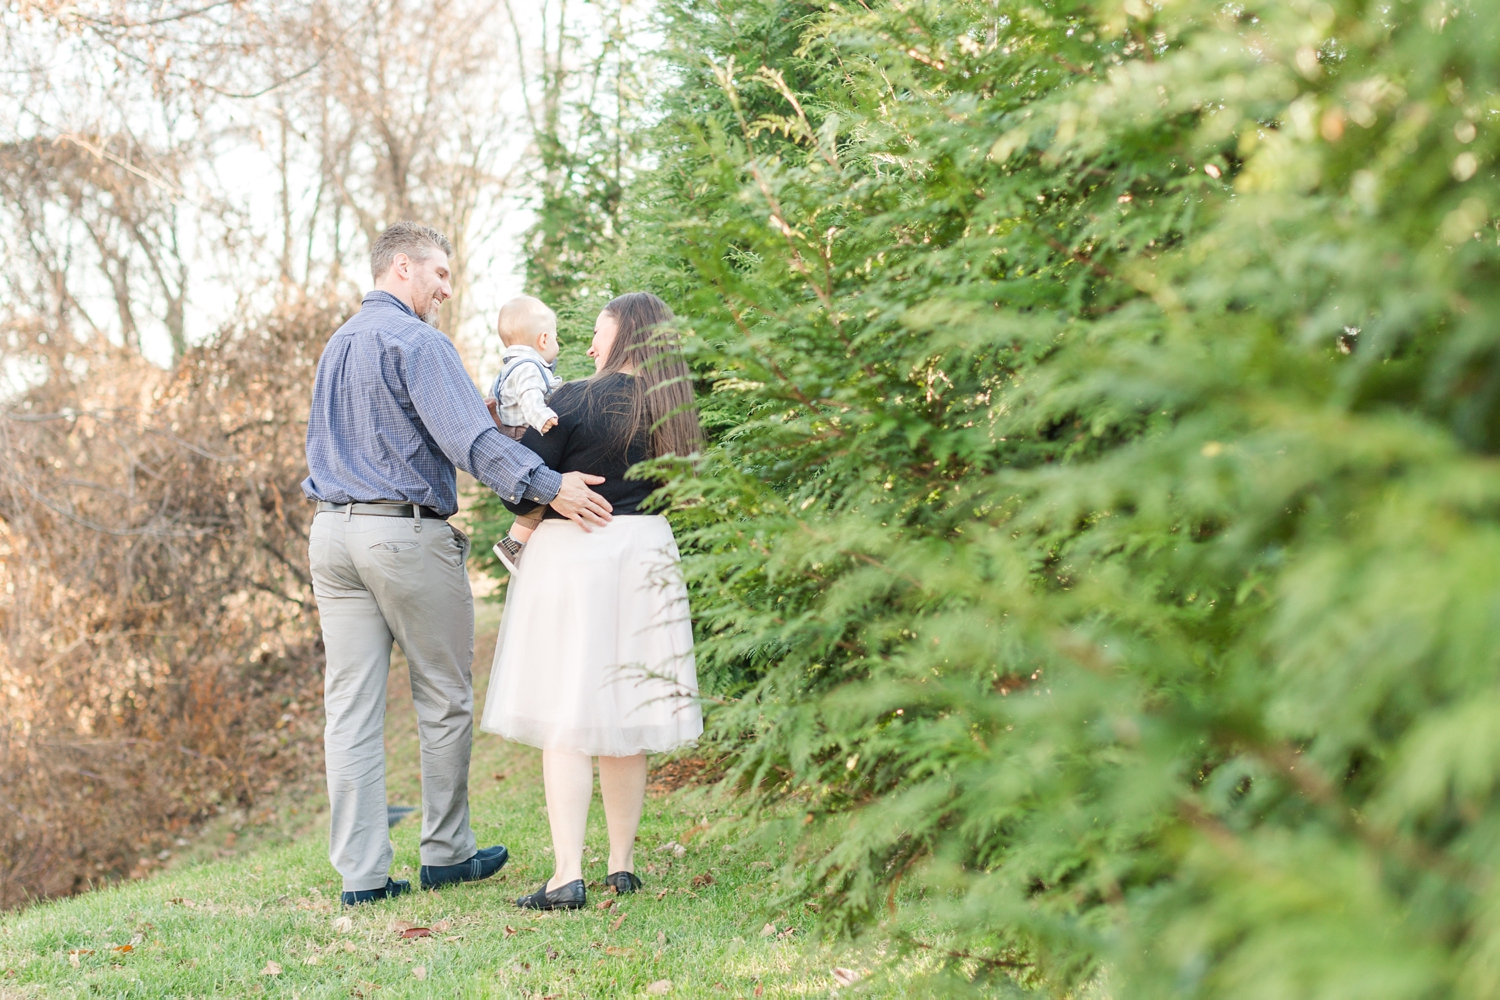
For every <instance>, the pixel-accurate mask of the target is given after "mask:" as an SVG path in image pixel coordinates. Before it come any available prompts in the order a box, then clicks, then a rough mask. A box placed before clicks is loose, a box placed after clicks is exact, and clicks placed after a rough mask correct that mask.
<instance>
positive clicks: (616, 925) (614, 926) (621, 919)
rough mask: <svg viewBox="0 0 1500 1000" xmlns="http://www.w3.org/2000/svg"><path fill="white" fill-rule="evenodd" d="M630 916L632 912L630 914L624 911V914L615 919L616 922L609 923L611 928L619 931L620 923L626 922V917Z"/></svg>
mask: <svg viewBox="0 0 1500 1000" xmlns="http://www.w3.org/2000/svg"><path fill="white" fill-rule="evenodd" d="M628 916H630V914H628V913H622V914H620V915H619V916H618V917H616V918H615V919H614V922H613V923H611V924H610V925H609V929H610V930H611V931H617V930H619V929H620V925H621V924H623V923H624V922H625V918H626V917H628Z"/></svg>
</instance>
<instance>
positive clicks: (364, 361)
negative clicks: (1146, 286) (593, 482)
mask: <svg viewBox="0 0 1500 1000" xmlns="http://www.w3.org/2000/svg"><path fill="white" fill-rule="evenodd" d="M454 466H457V467H458V468H460V469H463V470H464V471H465V472H467V473H469V474H470V475H472V476H473V477H474V478H475V479H478V480H479V481H480V482H481V483H484V484H485V485H486V486H488V487H489V488H490V489H492V490H494V491H495V492H496V493H498V494H500V496H501V497H503V498H505V499H506V500H510V501H512V502H517V501H518V500H519V499H520V498H523V497H524V498H525V499H527V500H531V501H533V502H536V503H543V504H545V503H548V502H550V501H551V500H552V499H553V498H554V497H556V496H557V491H558V490H559V489H561V488H562V476H560V475H558V474H557V473H556V472H553V471H552V470H551V469H549V468H547V467H546V466H545V465H543V464H542V460H541V459H540V458H538V457H537V456H536V453H535V452H533V451H531V450H530V449H528V448H523V447H521V445H519V444H517V443H516V442H515V441H513V440H511V439H510V438H508V437H506V436H505V435H504V434H501V433H500V431H499V429H497V428H496V427H495V422H494V421H493V420H492V419H491V418H490V415H489V411H488V410H486V409H485V408H484V400H483V399H481V398H480V396H479V390H478V389H476V388H475V387H474V383H473V381H472V380H471V379H470V378H469V373H468V372H467V371H466V370H465V369H464V365H463V362H462V361H461V360H459V357H458V350H457V349H456V348H455V347H454V346H453V342H452V341H451V340H449V339H448V338H447V336H445V335H444V334H443V333H442V332H440V331H438V330H436V329H434V328H432V327H431V326H428V325H427V324H426V323H424V322H422V321H421V320H420V319H418V318H417V314H416V313H415V312H413V311H412V309H411V307H410V306H408V305H407V304H406V303H404V302H402V301H401V300H400V299H398V298H396V297H395V296H394V295H392V294H390V293H389V292H381V291H374V292H371V293H370V294H369V295H366V296H365V301H364V305H363V306H362V307H361V308H360V311H359V312H358V313H356V314H355V315H354V316H353V317H351V318H350V320H349V322H347V323H345V324H344V325H343V326H341V327H339V329H338V332H337V333H335V334H334V335H333V338H332V339H330V340H329V341H328V346H327V347H325V348H323V356H322V357H321V358H319V359H318V374H317V377H316V378H315V379H314V381H313V398H312V412H311V413H310V414H309V415H308V419H307V468H308V471H309V473H311V474H310V475H309V476H308V477H307V478H306V479H304V480H303V481H302V492H304V493H306V494H307V495H308V496H309V497H311V498H312V499H314V500H327V501H330V502H332V503H350V502H358V503H368V502H370V501H373V500H398V501H401V502H403V503H417V504H422V505H423V506H425V507H432V508H434V509H436V510H437V511H438V512H439V513H441V514H443V515H444V516H445V517H446V516H447V515H449V514H452V513H454V512H455V511H457V510H458V474H457V473H456V472H454Z"/></svg>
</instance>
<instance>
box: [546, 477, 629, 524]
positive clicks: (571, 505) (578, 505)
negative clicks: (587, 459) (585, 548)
mask: <svg viewBox="0 0 1500 1000" xmlns="http://www.w3.org/2000/svg"><path fill="white" fill-rule="evenodd" d="M602 482H604V477H603V476H591V475H589V474H588V473H586V472H564V473H563V477H562V488H561V489H560V490H558V491H557V496H555V497H553V498H552V502H551V503H550V504H548V505H547V506H549V507H551V508H552V509H553V510H555V511H557V512H558V513H559V514H561V515H562V516H563V517H565V518H567V519H568V520H569V521H572V522H573V523H574V524H576V525H578V526H579V527H580V528H582V529H583V530H584V531H591V530H592V529H591V528H590V527H589V525H591V524H597V525H598V526H599V527H601V528H602V527H604V525H606V524H608V523H609V522H610V521H611V520H612V517H611V516H610V512H611V511H612V510H614V508H613V507H611V506H610V503H609V501H608V500H606V499H604V498H603V497H601V496H600V495H599V494H597V493H595V492H594V491H593V490H591V489H589V487H590V486H597V485H599V484H600V483H602Z"/></svg>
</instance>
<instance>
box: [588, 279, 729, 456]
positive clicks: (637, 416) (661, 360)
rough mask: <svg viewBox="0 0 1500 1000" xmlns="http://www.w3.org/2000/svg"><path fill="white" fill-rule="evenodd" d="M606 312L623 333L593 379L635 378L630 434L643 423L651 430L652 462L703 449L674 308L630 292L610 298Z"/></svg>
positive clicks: (691, 386) (690, 381) (686, 454)
mask: <svg viewBox="0 0 1500 1000" xmlns="http://www.w3.org/2000/svg"><path fill="white" fill-rule="evenodd" d="M604 311H605V312H607V313H609V314H610V315H611V316H613V317H614V318H615V322H616V323H618V324H619V332H617V333H616V334H615V343H614V346H613V347H611V348H610V349H609V357H608V358H606V359H605V360H604V367H603V368H600V369H599V370H598V372H596V373H595V374H594V378H603V377H604V376H605V375H613V374H615V373H616V372H630V373H633V374H634V375H635V378H634V379H632V380H631V381H632V383H633V384H634V386H635V391H634V397H635V398H634V402H633V404H632V412H631V419H630V421H629V423H628V424H627V426H628V427H629V428H631V433H636V432H637V429H638V428H640V427H641V426H642V425H645V426H646V427H647V428H648V429H649V431H650V434H651V457H652V458H661V457H662V456H664V455H677V456H679V457H681V458H686V457H687V456H688V455H691V454H693V453H694V452H696V451H699V450H700V449H702V447H703V429H702V428H701V427H700V426H699V425H698V407H697V405H696V403H695V402H694V400H693V376H692V373H691V372H689V371H688V366H687V361H686V360H685V359H684V358H683V356H682V345H681V344H680V343H679V342H678V339H677V333H676V331H674V330H673V329H672V328H671V326H670V325H668V324H670V323H671V320H672V310H671V309H668V308H667V304H666V303H665V302H663V301H662V300H661V299H659V298H657V297H656V296H655V295H652V294H651V293H650V292H629V293H627V294H625V295H621V296H619V297H618V298H614V299H611V300H610V301H609V304H608V305H606V306H605V307H604ZM648 421H649V423H648Z"/></svg>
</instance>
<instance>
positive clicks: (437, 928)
mask: <svg viewBox="0 0 1500 1000" xmlns="http://www.w3.org/2000/svg"><path fill="white" fill-rule="evenodd" d="M452 929H453V921H451V920H439V921H438V922H437V923H435V924H433V925H432V932H433V933H434V934H441V933H443V932H444V931H451V930H452Z"/></svg>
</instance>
